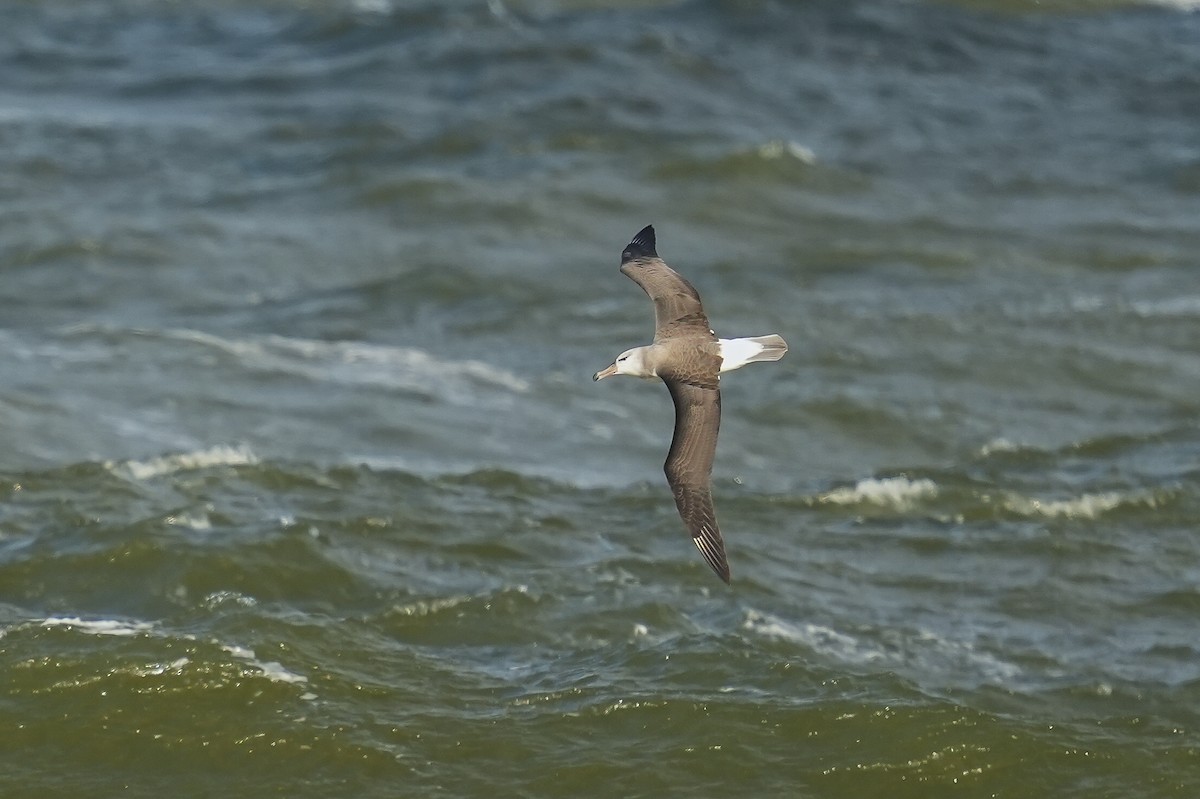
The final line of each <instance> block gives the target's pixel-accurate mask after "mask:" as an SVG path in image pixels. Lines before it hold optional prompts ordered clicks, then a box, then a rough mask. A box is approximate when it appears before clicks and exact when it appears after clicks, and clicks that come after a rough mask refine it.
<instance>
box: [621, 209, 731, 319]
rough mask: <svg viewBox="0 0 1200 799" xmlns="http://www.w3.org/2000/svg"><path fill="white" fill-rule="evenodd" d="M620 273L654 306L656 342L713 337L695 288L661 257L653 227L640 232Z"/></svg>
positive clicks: (623, 258)
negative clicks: (641, 291)
mask: <svg viewBox="0 0 1200 799" xmlns="http://www.w3.org/2000/svg"><path fill="white" fill-rule="evenodd" d="M621 273H622V274H624V275H625V276H626V277H628V278H629V279H631V280H632V281H633V282H634V283H637V284H638V285H639V286H641V287H642V290H643V291H645V292H646V295H647V296H648V297H650V300H651V301H652V302H653V303H654V340H655V341H662V340H664V339H668V338H674V337H678V336H694V335H705V336H712V330H710V329H709V326H708V317H707V316H706V315H705V314H704V306H703V305H702V304H701V303H700V293H699V292H698V291H696V287H695V286H693V285H692V284H691V283H689V282H688V281H687V280H685V279H684V277H683V276H682V275H680V274H679V273H678V272H676V271H675V270H674V269H672V268H671V267H669V266H667V264H666V262H664V261H663V260H662V259H661V258H659V257H658V252H657V251H656V250H655V240H654V226H653V225H647V226H646V227H645V228H643V229H642V230H641V231H639V232H638V234H637V235H636V236H634V237H633V241H631V242H629V246H627V247H626V248H625V250H624V251H623V252H622V253H621ZM712 337H713V338H714V339H715V338H716V337H715V336H712Z"/></svg>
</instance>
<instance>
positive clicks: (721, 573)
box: [692, 528, 730, 585]
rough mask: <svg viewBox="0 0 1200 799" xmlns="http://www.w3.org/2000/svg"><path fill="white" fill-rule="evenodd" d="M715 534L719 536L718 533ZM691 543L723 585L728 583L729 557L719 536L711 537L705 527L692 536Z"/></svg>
mask: <svg viewBox="0 0 1200 799" xmlns="http://www.w3.org/2000/svg"><path fill="white" fill-rule="evenodd" d="M717 535H718V536H719V535H720V533H718V534H717ZM692 543H693V544H695V545H696V549H698V550H700V554H701V555H703V556H704V561H705V563H707V564H708V565H709V567H710V568H711V569H712V570H713V571H714V572H715V573H716V575H717V576H718V577H720V578H721V580H722V581H723V582H724V583H725V585H729V584H730V581H729V580H730V575H729V559H728V558H727V557H726V556H725V545H724V543H723V542H722V541H721V540H720V538H719V537H713V536H712V534H711V533H709V531H708V530H707V528H705V530H704V531H703V532H702V533H701V535H697V536H693V537H692Z"/></svg>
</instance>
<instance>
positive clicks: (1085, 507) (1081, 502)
mask: <svg viewBox="0 0 1200 799" xmlns="http://www.w3.org/2000/svg"><path fill="white" fill-rule="evenodd" d="M1126 502H1143V503H1147V504H1149V505H1150V506H1151V507H1153V506H1154V505H1155V504H1156V502H1155V500H1154V498H1153V497H1152V496H1142V495H1134V494H1122V493H1121V492H1119V491H1107V492H1105V493H1102V494H1082V495H1080V496H1078V497H1075V498H1074V499H1055V500H1045V499H1036V498H1032V497H1023V496H1019V495H1015V494H1014V495H1011V496H1009V497H1008V498H1007V499H1005V501H1004V506H1005V507H1006V508H1008V509H1009V510H1010V511H1013V512H1014V513H1019V514H1021V515H1022V516H1046V517H1049V518H1059V517H1065V518H1070V519H1094V518H1096V517H1097V516H1100V515H1101V514H1103V513H1107V512H1108V511H1110V510H1113V509H1114V508H1117V507H1119V506H1120V505H1122V504H1124V503H1126Z"/></svg>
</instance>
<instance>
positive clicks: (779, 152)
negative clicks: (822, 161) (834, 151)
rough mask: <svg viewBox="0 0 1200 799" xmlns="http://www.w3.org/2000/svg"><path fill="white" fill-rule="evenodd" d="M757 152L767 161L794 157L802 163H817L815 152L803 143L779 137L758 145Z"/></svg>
mask: <svg viewBox="0 0 1200 799" xmlns="http://www.w3.org/2000/svg"><path fill="white" fill-rule="evenodd" d="M758 154H759V156H761V157H762V158H765V159H767V160H768V161H774V160H776V159H779V158H794V159H795V160H797V161H799V162H800V163H802V164H807V165H809V166H811V165H813V164H815V163H817V154H816V153H814V152H813V151H812V150H811V149H810V148H808V147H805V146H804V145H803V144H800V143H798V142H794V141H783V140H781V139H773V140H771V141H769V142H767V143H766V144H763V145H760V146H759V148H758Z"/></svg>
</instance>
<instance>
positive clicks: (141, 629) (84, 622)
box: [40, 616, 154, 636]
mask: <svg viewBox="0 0 1200 799" xmlns="http://www.w3.org/2000/svg"><path fill="white" fill-rule="evenodd" d="M40 626H42V627H69V628H71V629H72V630H77V631H79V632H81V633H87V634H88V635H119V636H131V635H141V634H142V633H147V632H149V631H151V630H153V629H154V625H153V624H150V623H149V622H144V621H132V622H131V621H120V620H117V619H81V618H79V617H78V616H51V617H50V618H48V619H43V620H42V621H41V623H40Z"/></svg>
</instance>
